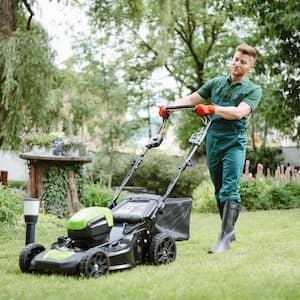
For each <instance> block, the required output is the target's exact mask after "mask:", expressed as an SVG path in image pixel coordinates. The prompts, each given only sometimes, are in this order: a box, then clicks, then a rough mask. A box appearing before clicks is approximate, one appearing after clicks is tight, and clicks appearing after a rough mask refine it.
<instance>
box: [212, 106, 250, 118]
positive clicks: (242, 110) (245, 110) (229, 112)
mask: <svg viewBox="0 0 300 300" xmlns="http://www.w3.org/2000/svg"><path fill="white" fill-rule="evenodd" d="M250 113H251V108H250V106H249V105H248V104H247V103H245V102H241V103H240V104H239V105H238V106H237V107H235V106H227V107H226V106H219V105H215V114H216V115H218V116H220V117H221V118H223V119H226V120H240V119H242V118H243V117H245V116H246V115H248V114H250Z"/></svg>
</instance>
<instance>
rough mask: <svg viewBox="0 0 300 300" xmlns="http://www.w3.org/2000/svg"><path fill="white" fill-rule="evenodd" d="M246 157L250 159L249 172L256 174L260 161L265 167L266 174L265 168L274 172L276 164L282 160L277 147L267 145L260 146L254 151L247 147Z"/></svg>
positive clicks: (265, 170) (265, 171)
mask: <svg viewBox="0 0 300 300" xmlns="http://www.w3.org/2000/svg"><path fill="white" fill-rule="evenodd" d="M246 159H248V160H250V172H251V173H252V174H256V168H257V164H259V163H260V164H263V165H264V167H265V168H264V173H265V175H266V174H267V168H269V169H270V171H271V172H272V174H274V173H275V170H276V168H277V166H278V165H280V164H281V163H282V161H283V158H282V157H280V152H279V149H278V148H269V147H260V148H259V149H257V150H256V151H254V150H252V149H250V148H247V152H246Z"/></svg>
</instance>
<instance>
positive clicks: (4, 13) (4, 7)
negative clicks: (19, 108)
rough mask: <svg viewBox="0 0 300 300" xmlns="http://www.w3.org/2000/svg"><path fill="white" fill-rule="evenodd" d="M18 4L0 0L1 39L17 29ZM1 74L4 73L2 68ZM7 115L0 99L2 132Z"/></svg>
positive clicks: (0, 97) (1, 138) (0, 88)
mask: <svg viewBox="0 0 300 300" xmlns="http://www.w3.org/2000/svg"><path fill="white" fill-rule="evenodd" d="M17 6H18V0H1V1H0V40H3V39H7V38H8V37H10V35H11V34H12V32H14V31H15V30H16V29H17ZM0 74H3V72H2V70H1V69H0ZM2 84H3V79H1V80H0V100H1V99H2ZM6 117H7V108H5V106H4V105H3V104H2V101H0V132H2V128H3V125H4V122H5V120H6ZM2 143H3V137H0V147H1V145H2Z"/></svg>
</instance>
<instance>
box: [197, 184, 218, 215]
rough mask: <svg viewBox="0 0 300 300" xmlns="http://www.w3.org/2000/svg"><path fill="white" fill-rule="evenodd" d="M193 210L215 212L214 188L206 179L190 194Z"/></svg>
mask: <svg viewBox="0 0 300 300" xmlns="http://www.w3.org/2000/svg"><path fill="white" fill-rule="evenodd" d="M192 198H193V209H194V210H196V211H199V212H203V213H207V212H217V211H218V210H217V205H216V200H215V188H214V186H213V184H212V182H211V181H210V180H209V179H207V180H204V181H202V182H201V183H200V184H199V186H198V187H197V188H196V189H195V190H194V191H193V193H192Z"/></svg>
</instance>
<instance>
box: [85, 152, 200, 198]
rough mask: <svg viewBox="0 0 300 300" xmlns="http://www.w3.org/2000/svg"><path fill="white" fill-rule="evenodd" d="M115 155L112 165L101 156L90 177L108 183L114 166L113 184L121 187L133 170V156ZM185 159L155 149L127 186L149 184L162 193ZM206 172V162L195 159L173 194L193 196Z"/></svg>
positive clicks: (155, 191) (144, 185) (153, 189)
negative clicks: (110, 170)
mask: <svg viewBox="0 0 300 300" xmlns="http://www.w3.org/2000/svg"><path fill="white" fill-rule="evenodd" d="M115 157H116V160H115V161H114V164H113V166H110V165H109V164H108V161H107V159H106V158H105V157H99V156H98V158H97V159H96V160H95V163H94V164H93V167H92V168H91V169H90V174H89V175H90V177H91V178H92V179H93V180H94V181H98V180H100V181H101V182H104V183H107V174H108V173H109V172H108V170H109V168H112V170H113V174H114V175H113V181H112V183H113V185H114V186H119V185H120V184H121V182H122V180H123V178H124V177H125V176H126V175H127V173H128V171H129V170H130V168H131V162H132V161H133V160H134V158H133V157H134V156H133V155H128V154H122V153H119V154H118V155H115ZM182 161H183V158H182V157H177V156H170V155H166V154H165V153H163V152H161V151H159V150H152V151H151V152H150V153H148V154H147V155H146V157H145V159H144V161H143V163H142V166H141V167H140V168H139V169H138V170H137V172H136V173H135V174H134V175H133V176H132V178H131V179H130V181H129V182H128V185H131V186H136V187H146V188H147V189H148V191H150V192H152V193H156V194H160V195H163V194H164V193H165V192H166V190H167V187H168V185H169V183H170V181H171V180H172V179H173V177H174V176H175V174H176V172H177V171H178V167H179V165H180V164H181V163H182ZM205 172H206V168H205V167H204V165H203V164H201V163H196V162H195V163H194V164H193V167H192V168H187V169H186V170H185V172H184V173H183V175H182V177H181V178H180V179H179V180H178V182H177V184H176V186H175V188H174V190H173V192H172V194H171V196H172V197H186V196H191V194H192V191H193V190H194V189H195V188H196V187H197V186H198V185H199V183H200V182H201V181H202V180H203V178H204V176H205ZM105 174H106V177H105Z"/></svg>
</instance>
